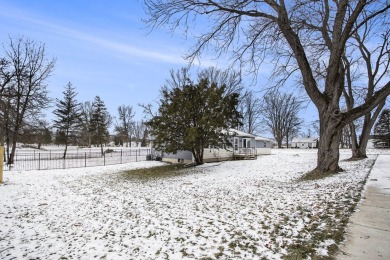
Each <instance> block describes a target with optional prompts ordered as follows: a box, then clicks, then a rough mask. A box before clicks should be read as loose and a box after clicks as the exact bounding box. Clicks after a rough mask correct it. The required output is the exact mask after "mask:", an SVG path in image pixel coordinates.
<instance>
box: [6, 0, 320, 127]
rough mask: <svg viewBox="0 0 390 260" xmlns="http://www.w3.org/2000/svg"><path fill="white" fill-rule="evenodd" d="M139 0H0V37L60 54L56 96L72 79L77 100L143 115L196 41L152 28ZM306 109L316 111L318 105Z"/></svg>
mask: <svg viewBox="0 0 390 260" xmlns="http://www.w3.org/2000/svg"><path fill="white" fill-rule="evenodd" d="M141 2H142V1H136V0H116V1H108V0H94V1H92V0H66V1H53V0H40V1H32V0H24V1H23V0H12V1H11V0H7V1H6V0H0V42H1V43H5V44H7V43H8V42H9V37H18V36H25V37H28V38H30V39H33V40H35V41H38V42H42V43H44V44H45V45H46V52H47V54H48V57H53V58H56V59H57V63H56V68H55V71H54V73H53V76H52V77H50V79H49V82H48V83H49V91H50V97H52V98H61V97H62V91H63V89H64V86H65V85H66V84H67V83H68V82H69V81H70V82H71V83H72V84H73V86H74V87H76V91H77V92H78V96H77V98H78V100H79V101H92V100H93V99H94V97H95V96H96V95H99V96H100V97H101V98H102V99H103V101H104V102H105V103H106V106H107V108H108V110H109V112H110V113H111V114H112V115H113V116H116V114H117V107H118V106H119V105H122V104H125V105H132V106H133V107H134V108H135V109H136V111H137V119H141V118H142V110H141V109H140V108H139V107H138V106H137V104H138V103H149V102H153V100H156V99H157V98H158V94H159V89H160V87H161V86H162V85H163V84H164V82H165V80H166V79H167V78H169V70H170V69H175V70H176V69H179V68H181V67H183V66H186V65H187V62H186V61H185V60H184V59H183V56H184V54H185V53H186V52H187V51H188V49H189V48H190V47H191V46H192V44H193V43H194V42H192V41H191V38H187V39H186V38H184V36H183V35H180V33H179V32H176V33H175V34H174V35H173V34H171V33H170V32H168V31H166V30H164V29H157V30H153V31H152V32H151V33H150V30H148V28H146V26H145V24H144V23H143V22H142V21H141V19H142V18H145V13H144V11H143V9H142V5H141ZM221 64H226V61H221V60H219V61H216V60H213V59H212V58H210V59H208V58H207V57H202V61H201V65H202V66H204V67H208V66H210V65H215V66H217V67H218V68H221V69H224V68H223V67H221ZM262 80H264V76H263V77H262ZM252 88H253V89H255V88H256V87H255V86H252ZM51 110H53V109H51ZM305 114H307V111H306V112H305ZM305 117H306V121H311V120H314V119H315V115H313V114H312V112H311V113H309V115H306V116H305Z"/></svg>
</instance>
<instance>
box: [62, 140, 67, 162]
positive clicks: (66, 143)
mask: <svg viewBox="0 0 390 260" xmlns="http://www.w3.org/2000/svg"><path fill="white" fill-rule="evenodd" d="M67 150H68V142H66V143H65V150H64V156H63V157H62V158H63V159H65V157H66V151H67Z"/></svg>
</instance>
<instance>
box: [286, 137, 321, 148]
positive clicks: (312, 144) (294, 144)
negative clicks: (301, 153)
mask: <svg viewBox="0 0 390 260" xmlns="http://www.w3.org/2000/svg"><path fill="white" fill-rule="evenodd" d="M291 148H303V149H309V148H318V138H311V137H307V138H304V137H301V138H294V139H292V141H291Z"/></svg>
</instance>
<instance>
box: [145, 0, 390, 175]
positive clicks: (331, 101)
mask: <svg viewBox="0 0 390 260" xmlns="http://www.w3.org/2000/svg"><path fill="white" fill-rule="evenodd" d="M145 7H146V11H147V13H148V15H149V19H148V20H147V21H146V22H147V24H148V25H149V26H150V27H151V28H155V27H159V26H163V25H168V26H171V29H172V30H175V29H177V28H178V27H179V26H184V29H185V32H188V31H189V30H190V23H191V28H193V27H194V26H193V23H192V21H194V20H196V19H197V18H198V17H199V16H201V17H202V18H206V17H207V19H202V22H201V23H199V24H200V25H201V26H199V27H200V28H198V27H196V29H195V31H197V32H199V34H200V35H197V39H198V42H197V44H196V45H195V46H194V48H193V49H192V50H191V52H190V53H189V55H188V58H189V60H190V61H193V60H194V59H195V58H198V57H200V54H201V53H203V52H205V51H214V52H215V53H216V55H217V56H220V55H221V56H222V55H226V53H227V52H230V53H232V56H231V57H232V58H233V61H236V62H238V63H239V64H240V65H241V68H245V69H248V70H249V71H252V72H253V73H255V74H256V73H257V72H258V71H259V66H260V65H261V64H262V62H263V61H264V60H265V59H267V58H273V59H274V62H275V64H277V65H276V66H277V69H279V71H280V72H285V73H282V74H281V75H282V76H283V75H284V76H285V78H287V77H289V76H291V75H296V73H295V72H298V73H299V77H300V79H301V81H302V83H303V86H304V88H305V91H306V93H307V95H308V96H309V97H310V99H311V101H312V102H313V103H314V104H315V106H316V107H317V109H318V114H319V121H320V140H319V149H318V157H317V167H316V171H313V173H317V172H318V173H320V174H325V173H329V172H337V171H341V170H342V169H341V168H340V167H339V164H338V162H339V157H340V156H339V144H340V138H341V131H342V129H343V127H344V126H345V125H347V124H349V123H351V122H352V121H354V120H355V119H357V118H359V117H361V116H363V115H365V114H367V113H368V112H369V111H371V110H372V109H373V108H375V107H376V106H378V104H380V103H381V102H383V100H384V99H385V98H386V97H387V96H388V95H389V94H390V82H383V84H381V86H380V87H379V86H378V88H377V89H376V90H375V91H374V92H373V95H372V96H371V97H370V98H367V99H366V100H365V101H364V102H362V103H361V104H359V105H357V106H355V107H354V108H353V109H352V110H349V111H346V112H341V111H340V103H341V96H342V92H343V89H344V83H345V67H344V65H343V62H342V61H343V55H344V52H345V51H346V47H348V46H347V42H348V41H349V40H350V39H351V37H352V35H353V34H354V33H355V32H356V31H358V30H359V29H360V28H362V26H363V25H365V24H366V23H367V22H369V21H370V20H372V19H380V20H381V21H386V19H387V17H386V16H387V15H388V11H389V9H390V3H389V1H387V0H386V1H383V0H372V1H366V0H356V1H350V0H340V1H328V0H319V1H294V2H290V1H284V0H281V1H276V0H266V1H255V0H249V1H240V0H232V1H226V0H210V1H203V0H145ZM208 21H209V22H210V24H205V23H207V22H208ZM280 64H282V65H281V66H279V65H280ZM279 74H280V73H279Z"/></svg>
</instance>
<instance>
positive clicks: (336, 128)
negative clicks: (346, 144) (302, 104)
mask: <svg viewBox="0 0 390 260" xmlns="http://www.w3.org/2000/svg"><path fill="white" fill-rule="evenodd" d="M329 111H333V112H329ZM343 126H344V124H343V123H342V118H341V116H340V112H339V110H337V109H328V110H327V111H326V112H325V113H323V114H322V115H321V114H320V141H319V144H318V155H317V168H316V169H315V170H314V172H319V173H320V174H326V173H335V172H340V171H343V170H342V169H341V168H340V167H339V158H340V152H339V145H340V140H341V135H342V130H343Z"/></svg>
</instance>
